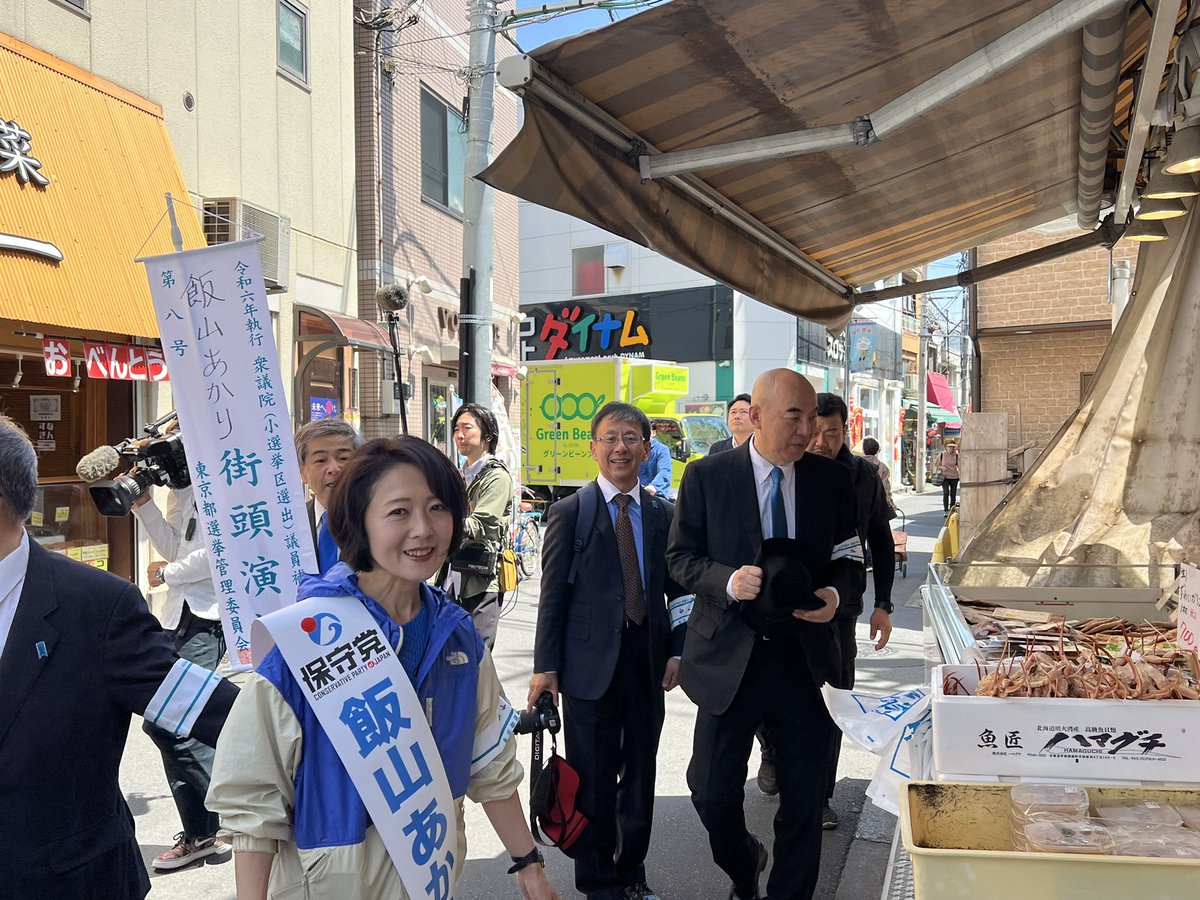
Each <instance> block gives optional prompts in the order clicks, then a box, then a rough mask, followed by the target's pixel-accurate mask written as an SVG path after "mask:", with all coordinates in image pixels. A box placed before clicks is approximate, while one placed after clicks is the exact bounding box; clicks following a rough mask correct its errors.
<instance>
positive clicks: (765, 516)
mask: <svg viewBox="0 0 1200 900" xmlns="http://www.w3.org/2000/svg"><path fill="white" fill-rule="evenodd" d="M750 465H751V466H753V468H754V488H755V492H756V493H757V494H758V517H759V521H760V522H761V524H762V533H763V538H764V540H765V539H766V538H768V537H779V535H775V534H772V533H771V470H772V469H774V468H775V464H774V463H773V462H771V461H770V460H768V459H766V458H764V457H763V455H762V454H761V453H759V452H758V448H757V447H756V446H754V438H753V437H751V438H750ZM779 469H780V470H781V471H782V472H783V478H782V480H781V481H780V482H779V489H780V490H781V491H782V492H783V510H784V512H785V513H786V514H787V530H788V533H787V537H790V538H795V537H796V464H795V463H787V464H786V465H782V466H779ZM735 574H736V573H735ZM826 587H828V589H829V590H831V591H833V593H834V594H835V595H838V590H837V588H835V587H833V586H832V585H826ZM725 594H726V596H727V597H728V598H729V599H730V600H731V601H735V602H736V601H737V597H735V596H733V575H730V576H729V581H728V582H727V583H726V585H725ZM838 600H839V601H840V600H841V597H840V595H838Z"/></svg>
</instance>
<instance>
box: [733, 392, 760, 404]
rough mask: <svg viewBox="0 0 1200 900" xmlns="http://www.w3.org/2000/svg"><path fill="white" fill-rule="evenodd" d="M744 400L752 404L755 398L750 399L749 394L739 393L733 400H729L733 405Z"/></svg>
mask: <svg viewBox="0 0 1200 900" xmlns="http://www.w3.org/2000/svg"><path fill="white" fill-rule="evenodd" d="M743 400H744V401H745V402H747V403H751V404H752V403H753V402H754V401H753V400H751V399H750V395H749V394H738V395H737V396H736V397H734V398H733V399H732V400H730V401H729V405H730V406H733V404H735V403H741V402H742V401H743Z"/></svg>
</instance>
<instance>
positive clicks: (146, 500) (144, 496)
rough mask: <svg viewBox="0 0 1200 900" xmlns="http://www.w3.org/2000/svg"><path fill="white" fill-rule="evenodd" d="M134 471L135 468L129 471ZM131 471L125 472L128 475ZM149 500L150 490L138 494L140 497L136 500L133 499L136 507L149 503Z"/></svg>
mask: <svg viewBox="0 0 1200 900" xmlns="http://www.w3.org/2000/svg"><path fill="white" fill-rule="evenodd" d="M132 471H133V469H130V470H129V472H132ZM129 472H126V473H125V474H126V475H128V474H129ZM149 502H150V492H149V491H145V492H144V493H141V494H138V498H137V499H136V500H134V501H133V505H134V506H135V507H137V506H143V505H145V504H147V503H149Z"/></svg>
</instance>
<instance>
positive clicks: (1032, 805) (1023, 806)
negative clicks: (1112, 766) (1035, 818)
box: [1012, 784, 1089, 821]
mask: <svg viewBox="0 0 1200 900" xmlns="http://www.w3.org/2000/svg"><path fill="white" fill-rule="evenodd" d="M1088 803H1089V798H1088V792H1087V790H1086V789H1085V788H1081V787H1078V786H1076V785H1072V784H1014V785H1013V788H1012V815H1013V819H1014V820H1017V821H1019V820H1022V819H1028V818H1029V817H1030V815H1032V814H1034V813H1056V814H1058V815H1066V816H1076V817H1078V818H1081V819H1083V818H1087V814H1088Z"/></svg>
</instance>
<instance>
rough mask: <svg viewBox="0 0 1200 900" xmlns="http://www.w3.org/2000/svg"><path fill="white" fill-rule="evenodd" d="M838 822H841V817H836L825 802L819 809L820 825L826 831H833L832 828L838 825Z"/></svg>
mask: <svg viewBox="0 0 1200 900" xmlns="http://www.w3.org/2000/svg"><path fill="white" fill-rule="evenodd" d="M839 822H841V819H839V818H838V814H837V813H835V812H834V811H833V810H832V809H831V808H830V807H829V804H828V803H826V804H825V806H824V807H822V809H821V827H822V828H824V829H825V830H826V831H833V829H835V828H837V827H838V823H839Z"/></svg>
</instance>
